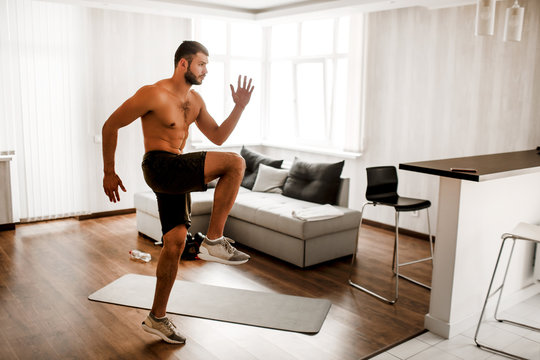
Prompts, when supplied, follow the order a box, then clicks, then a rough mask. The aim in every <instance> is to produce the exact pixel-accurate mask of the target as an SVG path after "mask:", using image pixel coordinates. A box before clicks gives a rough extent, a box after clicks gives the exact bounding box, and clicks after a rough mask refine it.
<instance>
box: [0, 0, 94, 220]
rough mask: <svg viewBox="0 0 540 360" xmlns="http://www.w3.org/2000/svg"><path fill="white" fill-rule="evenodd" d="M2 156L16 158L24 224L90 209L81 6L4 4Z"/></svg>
mask: <svg viewBox="0 0 540 360" xmlns="http://www.w3.org/2000/svg"><path fill="white" fill-rule="evenodd" d="M0 4H1V15H0V16H1V20H2V21H1V25H0V27H1V31H0V32H1V40H2V42H1V46H2V51H1V57H0V61H1V69H2V81H1V82H0V97H1V98H0V104H1V105H2V110H1V112H0V116H2V119H1V122H2V125H1V127H0V131H1V135H0V141H1V143H0V151H1V152H3V153H6V152H7V153H14V155H15V156H14V157H15V162H14V164H15V165H16V166H15V167H16V169H14V171H16V174H15V178H17V179H18V182H17V184H16V185H17V188H18V191H17V192H18V194H17V198H16V199H14V201H17V202H18V210H19V215H20V220H21V221H22V222H24V221H33V220H43V219H51V218H57V217H65V216H71V215H76V214H81V213H83V212H85V209H87V205H86V204H87V202H88V196H87V193H88V191H86V189H87V188H88V187H87V184H86V179H87V178H88V171H89V170H88V168H87V166H86V163H87V152H86V151H85V145H84V144H85V143H86V141H87V135H86V131H85V128H86V124H87V123H88V121H87V120H88V119H87V116H88V115H87V111H86V107H87V104H86V102H85V101H86V100H85V99H86V98H87V96H88V94H87V92H88V90H87V89H88V86H87V83H88V82H87V81H86V78H85V77H86V71H85V69H86V68H87V58H88V53H87V47H86V44H85V42H84V41H83V39H85V37H86V36H85V31H86V26H85V24H86V21H85V20H86V17H85V13H84V8H81V7H77V6H71V5H64V4H54V3H47V2H41V1H30V0H16V1H15V0H0Z"/></svg>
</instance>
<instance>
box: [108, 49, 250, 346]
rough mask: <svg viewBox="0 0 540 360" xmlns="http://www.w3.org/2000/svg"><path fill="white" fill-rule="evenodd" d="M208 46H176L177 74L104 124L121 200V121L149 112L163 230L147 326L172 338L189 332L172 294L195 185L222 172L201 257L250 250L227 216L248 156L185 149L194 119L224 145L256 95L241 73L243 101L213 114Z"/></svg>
mask: <svg viewBox="0 0 540 360" xmlns="http://www.w3.org/2000/svg"><path fill="white" fill-rule="evenodd" d="M207 64H208V50H207V49H206V48H205V47H204V46H203V45H202V44H200V43H198V42H196V41H184V42H183V43H182V44H181V45H180V46H179V47H178V50H177V51H176V53H175V59H174V65H175V70H174V74H173V76H172V77H171V78H170V79H164V80H160V81H158V82H157V83H155V84H153V85H148V86H143V87H142V88H140V89H139V90H138V91H137V92H136V93H135V94H134V95H133V96H132V97H131V98H129V99H128V100H126V102H124V103H123V104H122V105H121V106H120V107H119V108H118V109H116V111H115V112H114V113H113V114H112V115H111V116H110V117H109V119H107V121H106V122H105V124H104V125H103V130H102V136H103V163H104V168H103V170H104V176H103V189H104V190H105V194H106V195H107V196H108V197H109V199H110V201H112V202H116V201H119V200H120V193H119V189H118V188H119V187H120V188H121V189H122V190H123V191H124V192H125V191H126V189H125V188H124V185H123V184H122V181H121V180H120V177H119V176H118V175H117V174H116V172H115V169H114V154H115V150H116V144H117V136H118V129H120V128H121V127H124V126H126V125H129V124H131V123H132V122H133V121H135V120H136V119H138V118H141V123H142V130H143V135H144V148H145V155H144V158H143V162H142V169H143V174H144V178H145V180H146V182H147V183H148V185H149V186H150V187H151V188H152V190H153V191H154V192H155V193H156V197H157V202H158V209H159V216H160V221H161V226H162V232H163V234H164V235H163V249H162V250H161V253H160V256H159V260H158V265H157V270H156V277H157V282H156V289H155V294H154V302H153V305H152V309H151V311H150V314H149V315H148V317H147V318H146V319H145V320H144V322H143V323H142V327H143V329H144V330H145V331H147V332H150V333H152V334H155V335H158V336H160V337H161V338H162V339H163V340H165V341H167V342H169V343H176V344H179V343H180V344H181V343H184V342H185V338H184V337H183V336H182V335H180V334H179V333H178V331H177V330H176V327H175V326H174V324H173V323H172V322H171V321H170V320H169V319H168V318H167V317H166V307H167V302H168V300H169V295H170V292H171V289H172V286H173V284H174V281H175V279H176V274H177V272H178V263H179V261H180V256H181V254H182V251H183V250H184V246H185V240H186V235H187V231H188V228H189V226H190V225H191V214H190V213H191V199H190V194H189V193H190V192H191V191H205V190H206V188H207V186H206V184H208V183H209V182H210V181H212V180H214V179H217V178H219V181H218V183H217V185H216V189H215V192H214V203H213V208H212V215H211V218H210V224H209V227H208V232H207V234H206V237H205V239H204V241H203V243H202V244H201V248H200V254H199V257H200V258H202V259H205V260H209V261H218V262H221V263H225V264H242V263H245V262H246V261H248V260H249V255H247V254H245V253H243V252H241V251H238V250H237V249H235V248H234V247H232V246H231V242H233V241H232V240H231V239H228V238H226V237H224V236H223V228H224V226H225V221H226V220H227V216H228V215H229V212H230V210H231V208H232V206H233V204H234V201H235V199H236V195H237V193H238V189H239V187H240V183H241V182H242V177H243V174H244V168H245V163H244V159H243V158H242V157H241V156H239V155H238V154H236V153H228V152H212V151H208V152H195V153H187V154H184V153H183V149H184V146H185V144H186V139H187V137H188V130H189V126H190V125H191V124H193V123H195V124H196V125H197V127H198V128H199V129H200V130H201V132H202V133H203V134H204V135H205V136H206V137H207V138H208V139H209V140H210V141H212V142H213V143H214V144H217V145H221V144H223V142H224V141H225V140H227V138H228V137H229V135H230V134H231V133H232V131H233V130H234V128H235V127H236V124H237V123H238V120H239V119H240V115H241V114H242V112H243V110H244V108H245V107H246V105H247V104H248V103H249V100H250V98H251V93H252V92H253V86H251V79H250V80H249V82H248V83H247V84H246V82H247V79H246V77H244V78H243V81H242V78H241V76H239V77H238V86H237V89H236V90H235V89H234V87H233V86H232V85H231V93H232V98H233V100H234V103H235V106H234V109H233V110H232V112H231V114H230V115H229V117H228V118H227V119H225V121H223V123H222V124H221V125H218V124H217V123H216V121H215V120H214V119H213V118H212V117H211V116H210V114H209V113H208V111H207V110H206V106H205V104H204V101H203V99H202V97H201V96H200V95H199V94H198V93H197V92H195V91H193V90H191V86H192V85H200V84H201V83H202V81H203V79H204V77H205V76H206V74H207V70H206V65H207Z"/></svg>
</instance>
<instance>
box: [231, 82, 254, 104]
mask: <svg viewBox="0 0 540 360" xmlns="http://www.w3.org/2000/svg"><path fill="white" fill-rule="evenodd" d="M241 80H242V75H238V86H237V88H236V91H234V86H232V84H230V87H231V95H232V98H233V101H234V103H235V104H236V105H238V106H241V107H242V108H245V107H246V105H247V104H248V103H249V100H250V99H251V93H252V92H253V89H254V88H255V86H251V80H252V79H251V78H250V79H249V82H248V83H247V76H244V81H243V83H241ZM246 83H247V84H246Z"/></svg>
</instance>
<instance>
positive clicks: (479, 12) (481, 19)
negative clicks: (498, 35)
mask: <svg viewBox="0 0 540 360" xmlns="http://www.w3.org/2000/svg"><path fill="white" fill-rule="evenodd" d="M494 30H495V0H478V2H477V3H476V30H475V35H477V36H485V35H493V33H494Z"/></svg>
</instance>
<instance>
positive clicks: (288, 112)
mask: <svg viewBox="0 0 540 360" xmlns="http://www.w3.org/2000/svg"><path fill="white" fill-rule="evenodd" d="M269 33H270V35H269V36H270V56H269V58H270V60H269V63H270V65H269V72H270V74H269V77H268V78H269V91H268V94H269V96H268V98H267V101H268V109H269V111H268V116H267V118H266V127H265V129H266V131H265V133H264V139H265V141H267V142H270V143H272V144H278V145H290V144H296V145H305V146H316V147H318V148H321V147H324V148H329V149H339V150H343V143H344V138H345V136H346V133H345V128H346V126H345V123H346V109H347V86H348V83H347V78H348V44H349V17H341V18H335V19H322V20H309V21H303V22H300V23H292V24H279V25H274V26H272V27H270V28H269Z"/></svg>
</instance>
